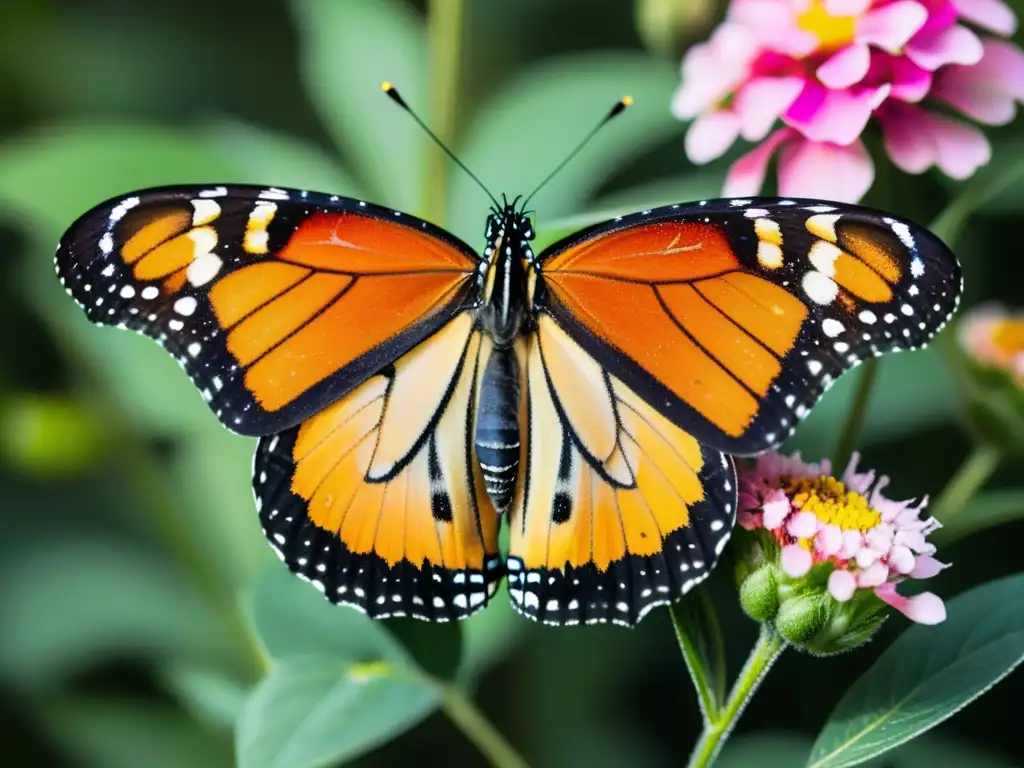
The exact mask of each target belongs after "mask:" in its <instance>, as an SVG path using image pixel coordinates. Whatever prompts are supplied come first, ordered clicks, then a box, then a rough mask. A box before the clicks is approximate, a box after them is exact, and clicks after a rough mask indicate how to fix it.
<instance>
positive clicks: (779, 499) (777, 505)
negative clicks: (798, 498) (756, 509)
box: [761, 489, 790, 531]
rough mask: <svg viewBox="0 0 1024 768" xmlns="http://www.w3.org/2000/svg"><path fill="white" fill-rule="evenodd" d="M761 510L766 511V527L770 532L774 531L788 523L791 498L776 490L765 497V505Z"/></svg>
mask: <svg viewBox="0 0 1024 768" xmlns="http://www.w3.org/2000/svg"><path fill="white" fill-rule="evenodd" d="M761 508H762V509H763V510H764V527H765V528H767V529H768V530H769V531H774V530H775V529H776V528H779V527H781V526H782V524H783V523H784V522H786V517H787V516H788V515H789V511H790V506H789V497H788V496H786V494H785V493H783V492H782V491H780V490H778V489H775V490H774V491H772V493H770V494H768V496H766V497H765V500H764V505H763V506H762V507H761Z"/></svg>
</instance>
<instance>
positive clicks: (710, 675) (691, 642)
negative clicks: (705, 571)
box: [669, 587, 726, 719]
mask: <svg viewBox="0 0 1024 768" xmlns="http://www.w3.org/2000/svg"><path fill="white" fill-rule="evenodd" d="M669 612H670V614H671V616H672V625H673V626H674V627H675V630H676V639H677V640H678V641H679V647H680V648H681V649H682V652H683V658H684V659H685V660H686V668H687V669H688V670H689V672H690V678H691V679H692V680H693V687H694V688H696V689H697V699H698V701H699V702H700V706H701V710H702V712H703V713H704V715H705V716H706V717H708V718H711V719H714V718H716V717H717V716H718V713H719V711H720V710H721V708H722V705H723V704H724V703H725V696H726V679H725V673H726V669H725V641H724V639H723V638H722V627H721V625H720V624H719V622H718V613H717V612H716V611H715V606H714V603H712V601H711V599H710V597H709V596H708V594H707V588H706V587H697V589H695V590H694V591H693V592H691V593H690V594H689V595H686V596H685V597H683V599H682V600H679V601H678V602H676V603H673V604H672V605H671V606H669Z"/></svg>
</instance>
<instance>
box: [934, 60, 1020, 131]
mask: <svg viewBox="0 0 1024 768" xmlns="http://www.w3.org/2000/svg"><path fill="white" fill-rule="evenodd" d="M971 80H974V78H964V81H959V82H958V78H957V77H956V76H955V73H953V72H950V73H949V74H948V75H947V76H946V77H944V78H943V82H942V85H941V86H939V87H938V88H936V89H935V91H934V92H933V95H934V96H935V97H936V98H937V99H939V100H940V101H944V102H946V103H947V104H949V105H950V106H951V107H954V108H956V109H958V110H960V111H961V112H962V113H964V114H965V115H967V117H970V118H971V119H973V120H977V121H978V122H979V123H982V124H984V125H1007V124H1008V123H1011V122H1013V118H1014V117H1016V116H1017V104H1016V101H1015V100H1014V98H1013V96H1011V95H1010V94H1008V93H1007V92H1006V91H1004V90H1002V88H998V87H996V88H992V87H989V86H988V84H987V83H978V82H971Z"/></svg>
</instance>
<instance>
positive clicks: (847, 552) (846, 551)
mask: <svg viewBox="0 0 1024 768" xmlns="http://www.w3.org/2000/svg"><path fill="white" fill-rule="evenodd" d="M862 541H863V537H862V536H861V535H860V531H843V546H842V549H840V550H839V557H841V558H842V559H843V560H849V559H850V558H851V557H853V556H854V555H856V554H857V553H858V552H859V551H860V548H861V542H862Z"/></svg>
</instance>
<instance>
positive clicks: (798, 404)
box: [55, 87, 961, 626]
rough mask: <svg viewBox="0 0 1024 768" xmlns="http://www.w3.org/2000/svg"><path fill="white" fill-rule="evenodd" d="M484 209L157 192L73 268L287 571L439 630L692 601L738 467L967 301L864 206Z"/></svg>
mask: <svg viewBox="0 0 1024 768" xmlns="http://www.w3.org/2000/svg"><path fill="white" fill-rule="evenodd" d="M386 90H388V91H389V93H390V94H391V95H392V98H394V99H395V100H396V101H398V102H399V103H400V104H401V105H402V106H405V104H404V102H402V101H401V97H399V96H398V94H397V92H396V91H393V89H390V88H388V87H386ZM626 104H627V102H626V101H625V100H623V101H622V102H620V103H619V104H617V105H616V107H615V108H614V109H613V110H612V112H611V113H609V116H608V118H606V120H607V119H609V118H610V117H612V116H614V115H615V114H617V113H618V112H620V111H621V109H622V108H623V107H625V106H626ZM406 108H407V107H406ZM410 112H411V110H410ZM413 117H414V118H415V119H416V120H417V122H419V118H416V117H415V115H413ZM421 125H422V123H421ZM424 127H425V126H424ZM595 130H596V129H595ZM428 132H429V130H428ZM591 135H592V134H591ZM580 146H582V143H581V145H580ZM579 148H580V147H579V146H578V147H577V149H576V150H574V152H573V154H575V151H578V149H579ZM446 151H447V150H446ZM449 154H450V153H449ZM571 156H572V155H570V157H571ZM568 159H569V158H567V160H568ZM456 161H457V160H456ZM460 165H461V164H460ZM471 175H472V174H471ZM474 179H475V177H474ZM481 186H482V185H481ZM485 191H486V189H485ZM488 194H489V193H488ZM491 199H492V202H493V203H494V207H493V208H492V209H491V210H490V213H489V215H488V216H487V219H486V228H485V232H484V239H485V242H486V247H485V248H484V250H483V254H482V255H477V253H476V252H475V251H474V250H473V249H472V248H471V247H470V246H469V245H466V244H465V243H463V242H462V241H461V240H459V239H457V238H456V237H454V236H453V235H451V234H449V233H447V232H445V231H444V230H442V229H439V228H437V227H435V226H433V225H431V224H430V223H428V222H426V221H422V220H420V219H418V218H415V217H414V216H410V215H408V214H405V213H401V212H399V211H394V210H390V209H387V208H382V207H379V206H376V205H373V204H371V203H368V202H365V201H361V200H355V199H350V198H345V197H339V196H336V195H324V194H318V193H313V192H304V191H297V190H291V189H278V188H275V187H267V188H261V187H255V186H180V187H163V188H154V189H148V190H144V191H139V192H134V193H131V194H128V195H125V196H122V197H119V198H116V199H113V200H109V201H107V202H105V203H102V204H100V205H99V206H97V207H95V208H94V209H92V210H91V211H89V212H88V213H86V214H84V215H83V216H82V217H81V218H79V219H78V220H77V221H76V222H75V223H74V224H73V225H72V226H71V227H70V229H68V231H67V232H66V234H65V235H64V236H63V238H62V239H61V241H60V244H59V246H58V249H57V254H56V257H55V264H56V268H57V272H58V275H59V277H60V279H61V282H62V283H63V284H64V285H65V287H66V289H67V291H68V293H69V294H70V295H71V296H72V297H73V298H74V299H75V300H76V301H77V302H78V303H79V305H81V307H82V308H83V309H84V310H85V313H86V314H87V316H88V318H89V319H90V320H92V321H94V322H96V323H101V324H105V325H115V326H118V327H120V328H129V329H132V330H134V331H138V332H140V333H143V334H145V335H147V336H150V337H152V338H154V339H155V340H156V341H158V342H159V343H160V344H161V345H162V346H163V347H164V348H165V349H166V350H168V351H169V352H170V353H171V354H172V355H174V356H175V357H176V358H177V360H178V362H179V363H180V364H181V366H182V368H184V370H185V371H186V373H187V374H188V375H189V376H190V377H191V379H192V382H193V383H194V384H195V386H196V387H197V388H198V389H199V390H200V392H201V394H202V397H203V399H204V400H205V401H206V403H207V404H208V405H209V407H210V408H211V409H212V410H213V412H214V413H215V414H216V416H217V418H219V419H220V421H221V422H222V423H223V424H224V426H226V427H227V428H228V429H231V430H233V431H235V432H237V433H240V434H243V435H250V436H257V437H259V442H258V445H257V447H256V454H255V458H254V462H253V488H254V493H255V500H256V506H257V508H258V510H259V515H260V520H261V523H262V527H263V530H264V532H265V534H266V536H267V538H268V540H269V541H270V544H271V546H272V547H273V548H274V550H275V551H276V552H277V554H278V555H279V556H280V558H281V559H282V560H283V561H284V562H285V563H286V564H287V566H288V567H289V568H290V569H291V570H292V571H293V572H295V573H296V574H298V575H299V576H301V577H303V578H304V579H306V580H308V581H311V582H312V583H313V584H314V585H315V586H316V587H317V588H318V589H320V590H321V591H322V592H323V593H324V594H325V595H326V597H327V598H328V599H329V600H331V601H332V602H336V603H344V604H347V605H349V606H353V607H355V608H357V609H359V610H361V611H364V612H365V613H367V614H369V615H370V616H371V617H387V616H395V615H411V616H415V617H417V618H421V619H426V620H434V621H446V620H451V619H461V618H464V617H466V616H469V615H470V614H472V613H474V612H476V611H477V610H479V609H481V608H483V607H484V606H485V605H486V604H487V603H488V601H489V600H490V599H491V597H492V596H493V595H494V594H495V592H496V590H497V587H498V584H499V582H500V580H501V579H502V578H503V577H505V576H507V577H508V581H509V590H510V595H511V599H512V605H513V606H514V607H515V609H516V610H518V611H519V612H520V613H522V614H525V615H526V616H528V617H530V618H531V619H534V620H539V621H543V622H545V623H548V624H554V625H565V624H574V623H578V622H586V623H597V622H613V623H616V624H621V625H626V626H632V625H635V624H637V623H638V622H639V621H640V620H641V619H642V618H643V617H644V616H645V615H646V614H647V613H648V612H649V611H650V609H651V608H652V607H654V606H657V605H663V604H666V603H668V602H671V601H673V600H676V599H678V598H679V597H680V596H681V595H683V594H684V593H686V592H687V591H688V590H689V589H691V588H692V587H693V586H694V585H695V584H697V583H698V582H700V581H701V580H702V579H703V578H704V577H706V576H707V575H708V573H709V572H710V571H711V569H712V568H713V567H714V565H715V563H716V561H717V559H718V557H719V554H720V553H721V551H722V549H723V546H724V545H725V543H726V541H727V539H728V537H729V534H730V532H731V530H732V527H733V523H734V520H735V515H736V504H737V487H736V475H735V470H734V466H733V460H732V458H731V455H751V454H756V453H759V452H762V451H765V450H768V449H771V448H773V447H775V446H777V445H779V444H780V443H781V442H782V441H783V440H784V439H785V438H786V437H787V436H788V435H789V434H790V433H791V432H792V431H793V429H794V427H795V425H796V424H797V422H798V421H799V420H800V419H802V418H803V417H804V416H805V415H806V414H807V412H808V410H809V409H810V408H811V406H812V405H813V404H814V402H815V401H816V400H817V399H818V398H819V396H820V395H821V394H822V393H823V392H824V391H825V390H826V389H828V387H829V386H830V385H831V384H832V383H833V381H834V380H835V379H836V377H838V376H839V375H840V374H841V373H843V372H844V371H846V370H847V369H849V368H851V367H852V366H854V365H856V364H857V363H859V362H860V361H861V360H862V359H865V358H867V357H870V356H872V355H879V354H882V353H884V352H887V351H894V350H898V349H913V348H916V347H919V346H922V345H924V344H925V343H926V342H927V341H928V339H930V338H931V337H932V336H933V335H934V334H935V333H936V332H938V331H939V329H941V327H942V326H943V325H944V324H945V323H946V321H947V320H948V319H949V317H950V316H951V315H952V313H953V312H954V311H955V308H956V305H957V303H958V300H959V296H960V291H961V277H960V268H959V265H958V264H957V262H956V259H955V257H954V256H953V254H952V253H951V252H950V251H949V250H948V249H947V248H946V246H945V245H944V244H943V243H942V242H941V241H940V240H939V239H938V238H936V237H935V236H934V235H932V234H930V233H929V232H927V231H926V230H924V229H922V228H920V227H918V226H916V225H914V224H913V223H911V222H909V221H905V220H902V219H899V218H897V217H894V216H890V215H888V214H884V213H881V212H877V211H873V210H869V209H866V208H862V207H857V206H852V205H841V204H836V203H828V202H822V201H814V200H798V199H778V198H756V199H752V200H739V199H734V200H703V201H700V202H696V203H692V204H685V205H684V204H680V205H670V206H667V207H663V208H657V209H653V210H645V211H642V212H639V213H635V214H633V215H630V216H623V217H618V218H615V219H613V220H611V221H606V222H604V223H601V224H597V225H595V226H592V227H589V228H587V229H584V230H582V231H580V232H577V233H576V234H574V235H572V236H570V237H567V238H565V239H563V240H561V241H559V242H557V243H555V244H553V245H551V246H549V247H548V248H546V249H544V250H543V251H542V252H541V253H539V254H535V253H534V252H533V250H532V249H531V241H532V240H533V239H534V229H533V223H532V219H531V217H530V215H529V213H528V212H527V211H526V209H525V201H524V202H523V203H520V202H519V200H518V199H516V200H513V201H511V202H509V201H508V200H507V199H505V198H502V201H501V202H500V203H499V202H498V201H497V200H495V199H494V198H493V197H492V198H491ZM503 515H507V517H508V520H509V526H510V541H509V548H508V549H509V551H508V554H507V556H505V557H503V556H502V555H501V554H500V553H499V546H498V532H499V527H500V523H501V517H502V516H503Z"/></svg>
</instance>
